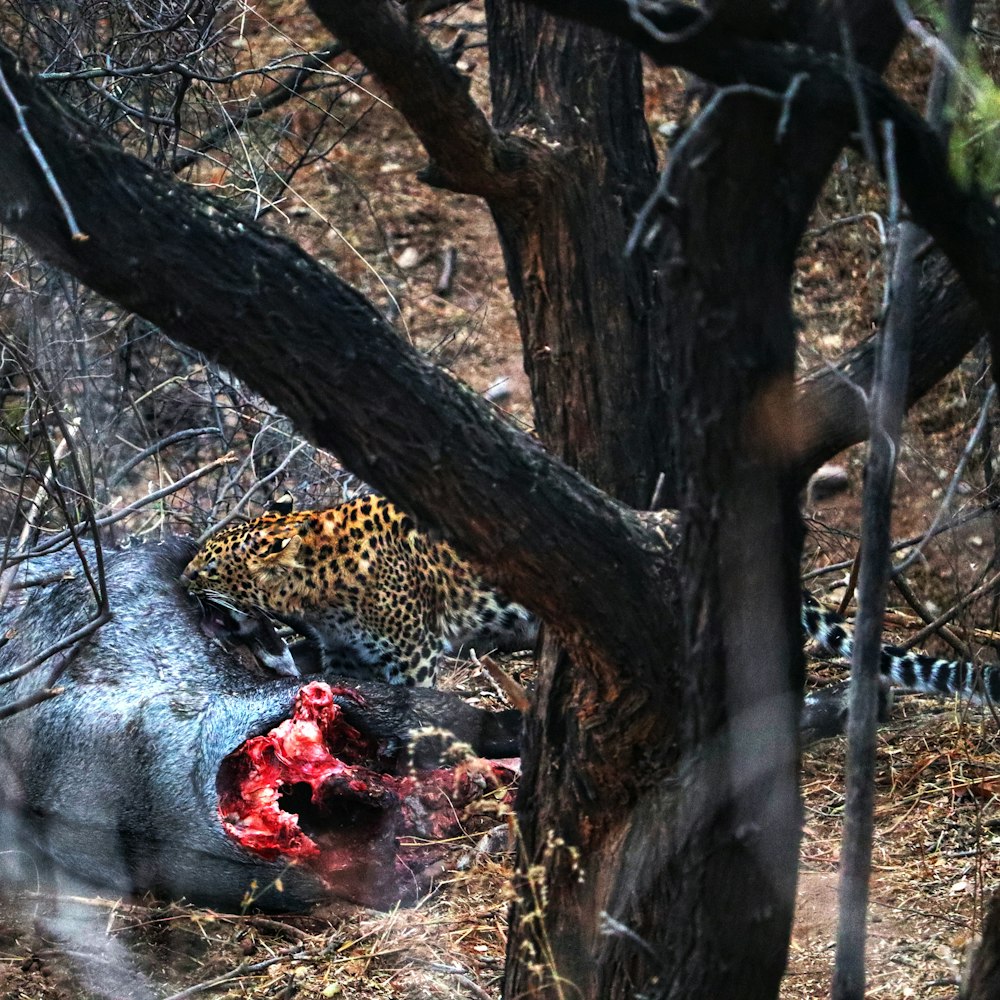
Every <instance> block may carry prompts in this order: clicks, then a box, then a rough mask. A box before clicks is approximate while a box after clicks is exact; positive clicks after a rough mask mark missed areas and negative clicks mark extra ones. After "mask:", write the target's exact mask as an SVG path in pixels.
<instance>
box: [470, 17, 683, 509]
mask: <svg viewBox="0 0 1000 1000" xmlns="http://www.w3.org/2000/svg"><path fill="white" fill-rule="evenodd" d="M486 8H487V17H488V27H489V41H490V82H491V90H492V96H493V119H494V124H495V127H496V128H497V129H498V130H499V131H500V132H501V133H502V134H505V135H518V134H525V133H530V134H532V135H533V136H534V137H535V138H536V139H538V140H541V141H542V142H543V143H544V144H545V146H547V147H548V148H549V149H551V150H553V151H554V154H553V155H552V157H551V158H550V159H549V161H548V163H547V169H546V171H545V172H544V174H543V176H541V177H540V178H539V179H538V183H537V184H536V185H533V186H532V187H531V188H526V192H527V193H529V195H530V196H529V197H528V198H526V199H524V200H520V201H511V200H509V199H502V198H492V199H490V207H491V208H492V210H493V215H494V218H495V219H496V222H497V229H498V231H499V234H500V241H501V244H502V246H503V251H504V256H505V259H506V262H507V279H508V282H509V284H510V288H511V293H512V295H513V298H514V305H515V308H516V309H517V314H518V318H519V321H520V327H521V334H522V337H523V340H524V361H525V368H526V370H527V373H528V376H529V378H530V380H531V388H532V395H533V398H534V403H535V422H536V429H537V431H538V433H539V435H540V437H541V438H542V440H543V441H544V442H545V444H546V446H547V447H548V449H549V450H550V451H552V452H553V453H554V454H557V455H559V456H560V457H561V458H562V459H564V460H565V461H566V462H568V463H569V464H570V465H571V466H573V468H575V469H576V470H577V471H579V472H580V473H582V474H583V475H584V476H586V477H587V478H588V479H589V480H590V481H591V482H593V483H595V484H596V485H598V486H599V487H600V488H601V489H604V490H607V491H608V492H610V493H612V494H613V495H614V496H616V497H617V498H618V499H620V500H624V501H625V502H626V503H628V504H630V505H631V506H633V507H637V508H639V509H645V508H648V507H649V506H650V504H651V502H652V499H653V491H654V489H655V486H656V481H657V476H658V474H659V473H660V472H661V471H662V472H669V471H670V470H672V469H673V467H674V462H673V459H672V454H671V452H672V449H671V448H670V440H671V433H670V430H669V420H668V416H669V415H668V414H667V412H666V411H665V409H664V407H665V404H666V394H665V392H664V387H663V386H660V385H657V384H656V378H657V369H655V368H654V367H653V366H651V365H650V363H649V358H650V351H651V345H652V344H653V343H655V342H657V341H660V342H661V343H662V341H663V337H664V331H663V329H662V314H661V310H660V305H659V304H660V300H661V296H660V294H659V289H658V288H657V284H656V280H655V278H654V274H653V271H652V269H651V268H649V267H646V266H644V265H643V264H642V263H637V262H636V261H635V260H630V259H626V257H625V255H624V248H625V241H626V239H627V238H628V234H629V232H630V230H631V228H632V225H633V223H634V221H635V217H636V215H637V214H638V212H639V210H640V209H641V207H642V205H643V203H644V202H645V200H646V199H647V198H648V197H649V195H650V193H651V192H652V190H653V186H654V184H655V182H656V161H655V156H654V153H653V147H652V142H651V140H650V137H649V133H648V131H647V128H646V120H645V116H644V114H643V110H642V109H643V90H642V68H641V64H640V61H639V53H638V52H637V51H636V50H635V49H634V48H632V46H630V45H626V44H624V43H622V42H620V41H618V40H617V39H613V38H610V37H608V36H607V35H604V34H602V33H600V32H597V31H595V30H593V29H591V28H584V27H581V26H580V25H576V24H572V23H569V22H566V21H562V20H559V19H556V18H553V17H552V16H550V15H548V14H544V13H542V12H540V11H538V10H536V9H534V8H532V7H527V6H524V5H520V4H511V3H506V2H494V0H489V2H488V3H487V5H486ZM666 492H667V496H666V497H665V498H663V501H662V502H661V504H660V505H661V506H671V504H670V503H669V501H670V500H672V499H673V481H672V478H671V480H670V481H669V482H668V484H667V489H666Z"/></svg>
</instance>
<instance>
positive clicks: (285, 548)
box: [257, 535, 302, 566]
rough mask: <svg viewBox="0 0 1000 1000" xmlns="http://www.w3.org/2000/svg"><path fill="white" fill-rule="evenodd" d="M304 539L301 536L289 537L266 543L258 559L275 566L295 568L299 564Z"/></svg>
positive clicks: (258, 554)
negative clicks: (298, 557) (299, 554)
mask: <svg viewBox="0 0 1000 1000" xmlns="http://www.w3.org/2000/svg"><path fill="white" fill-rule="evenodd" d="M301 547H302V538H301V537H300V536H299V535H288V536H286V537H284V538H275V539H274V540H273V541H269V542H265V543H264V545H263V546H261V549H260V551H259V552H258V553H257V558H258V559H261V560H262V561H264V562H268V563H271V564H272V565H275V566H294V565H296V563H297V561H298V560H297V558H296V557H297V556H298V553H299V549H300V548H301Z"/></svg>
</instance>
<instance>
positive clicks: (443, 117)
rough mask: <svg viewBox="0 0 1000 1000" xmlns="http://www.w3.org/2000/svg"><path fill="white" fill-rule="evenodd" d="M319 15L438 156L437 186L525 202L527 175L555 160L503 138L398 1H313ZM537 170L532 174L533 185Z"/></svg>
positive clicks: (431, 178) (432, 173) (433, 157)
mask: <svg viewBox="0 0 1000 1000" xmlns="http://www.w3.org/2000/svg"><path fill="white" fill-rule="evenodd" d="M310 5H311V7H312V9H313V11H314V12H315V14H316V16H317V17H318V18H319V19H320V21H322V22H323V24H324V26H325V27H326V28H327V29H328V30H329V31H330V33H331V34H332V35H334V37H336V38H337V39H338V40H340V41H341V42H343V43H344V44H345V45H346V46H347V47H348V48H349V49H350V50H351V52H353V53H354V55H356V56H357V57H358V58H359V59H360V60H361V61H362V62H363V63H364V64H365V65H366V66H367V67H368V68H369V69H370V70H371V71H372V72H373V73H374V74H375V76H376V77H378V80H379V82H380V83H381V84H382V86H383V87H385V89H386V91H387V93H388V95H389V99H390V101H391V102H392V104H393V105H394V106H395V107H396V109H397V110H398V111H399V112H400V113H401V114H402V115H403V117H404V118H405V119H406V121H407V123H408V124H409V126H410V128H412V129H413V131H414V132H415V133H416V135H417V138H419V139H420V141H421V143H422V144H423V146H424V149H425V150H426V151H427V154H428V155H429V156H430V164H429V166H428V167H427V168H426V169H425V170H424V171H423V173H422V175H421V176H422V177H423V179H424V180H425V181H427V182H428V183H429V184H433V185H435V186H437V187H443V188H448V189H450V190H452V191H461V192H465V193H467V194H477V195H482V196H483V197H487V198H493V199H502V198H505V197H506V198H523V197H525V195H526V184H527V183H528V180H527V179H526V177H525V170H524V168H525V167H526V166H527V165H528V164H529V162H530V163H535V164H536V169H537V165H538V164H539V163H544V162H546V161H548V160H549V159H550V157H549V155H548V153H547V152H546V151H545V148H544V147H543V146H542V145H540V144H539V143H532V142H529V141H527V140H526V139H518V138H514V137H509V136H507V137H505V136H502V135H500V134H499V133H498V132H496V131H495V130H494V128H493V126H492V125H490V123H489V121H488V120H487V118H486V116H485V115H484V114H483V112H482V110H481V109H480V107H479V105H478V104H476V102H475V101H474V100H473V99H472V97H471V96H470V94H469V85H470V80H469V79H468V78H467V77H465V76H463V75H462V74H461V73H460V72H459V71H458V70H457V69H456V68H455V67H454V66H451V65H450V64H449V63H447V62H446V61H445V60H444V59H442V58H441V56H440V55H439V54H438V53H437V51H436V50H435V49H434V47H433V46H432V45H431V43H430V42H429V41H428V39H427V37H426V35H424V33H423V32H422V31H421V29H420V26H419V24H417V23H415V22H414V21H412V20H409V19H408V18H407V17H406V15H405V13H404V8H403V7H402V6H400V5H399V4H396V3H393V2H390V0H310ZM530 176H531V171H528V178H529V179H530Z"/></svg>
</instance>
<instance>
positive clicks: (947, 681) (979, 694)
mask: <svg viewBox="0 0 1000 1000" xmlns="http://www.w3.org/2000/svg"><path fill="white" fill-rule="evenodd" d="M801 607H802V615H801V619H802V631H803V633H804V634H805V636H806V637H807V638H808V639H811V640H813V642H815V643H816V645H817V646H819V647H820V648H821V649H823V650H825V651H826V652H828V653H830V654H832V655H833V656H836V657H838V658H840V659H844V660H850V658H851V655H852V653H853V651H854V636H853V635H852V633H851V630H850V628H849V626H848V625H847V622H846V620H845V619H844V617H843V616H842V615H841V614H839V613H838V612H836V611H831V610H829V609H828V608H825V607H823V605H822V604H820V602H819V601H818V600H817V599H816V597H815V596H814V595H813V594H812V593H810V592H809V591H808V590H805V589H803V591H802V605H801ZM879 673H880V675H881V677H882V680H883V682H884V683H885V684H886V685H888V686H890V687H893V688H898V689H901V690H903V691H915V692H920V693H923V694H933V695H941V696H947V695H952V696H954V695H957V696H958V697H960V698H962V699H964V700H967V701H970V702H972V703H982V702H986V703H988V704H998V703H1000V664H995V663H990V664H984V665H977V664H974V663H970V662H967V661H963V660H948V659H944V658H940V657H935V656H930V655H928V654H927V653H921V652H915V651H913V650H907V649H903V648H902V647H900V646H894V645H889V644H886V645H883V646H882V647H881V651H880V657H879Z"/></svg>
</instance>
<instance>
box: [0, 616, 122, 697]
mask: <svg viewBox="0 0 1000 1000" xmlns="http://www.w3.org/2000/svg"><path fill="white" fill-rule="evenodd" d="M109 621H111V612H110V611H108V610H107V609H106V608H102V609H100V611H99V613H98V614H97V615H95V616H94V617H93V618H92V619H91V620H90V621H89V622H87V623H86V624H85V625H81V626H80V627H79V628H78V629H77V630H76V631H75V632H71V633H70V634H69V635H67V636H65V637H64V638H62V639H60V640H59V641H58V642H54V643H53V644H52V645H51V646H49V648H48V649H44V650H42V652H40V653H38V654H37V655H36V656H33V657H32V658H31V659H30V660H28V661H27V662H25V663H22V664H21V665H20V666H19V667H14V668H13V669H12V670H8V671H7V673H5V674H0V685H2V684H9V683H10V682H11V681H16V680H17V679H18V678H19V677H24V675H25V674H30V673H31V671H32V670H34V669H35V668H36V667H38V666H40V665H41V664H43V663H44V662H45V661H46V660H48V659H49V658H50V657H52V656H55V655H56V653H61V652H63V650H67V649H70V647H73V646H76V645H77V643H79V642H81V641H82V640H83V639H86V638H87V637H88V636H90V635H93V634H94V632H96V631H97V630H98V629H99V628H100V627H101V626H102V625H104V624H106V623H107V622H109ZM70 658H72V657H70ZM68 663H69V660H66V662H65V663H62V662H61V663H60V664H59V666H58V669H57V671H55V672H54V674H53V676H52V677H50V679H49V683H48V684H47V685H46V687H50V686H51V683H52V681H53V680H56V679H57V678H58V676H59V674H61V673H62V671H63V670H64V669H65V668H66V666H67V665H68Z"/></svg>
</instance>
